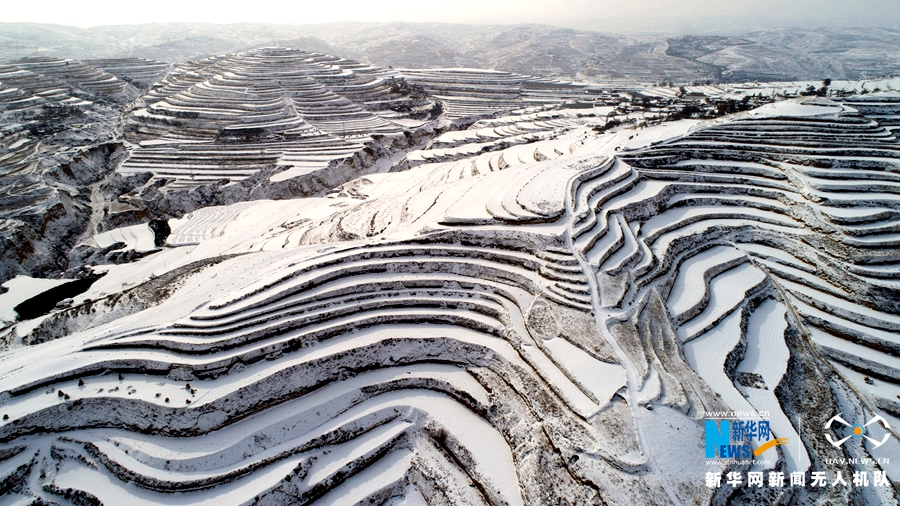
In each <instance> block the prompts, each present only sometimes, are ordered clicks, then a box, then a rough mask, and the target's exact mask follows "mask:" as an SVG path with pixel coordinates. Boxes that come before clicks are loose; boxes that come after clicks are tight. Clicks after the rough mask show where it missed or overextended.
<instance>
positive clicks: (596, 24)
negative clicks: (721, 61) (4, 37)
mask: <svg viewBox="0 0 900 506" xmlns="http://www.w3.org/2000/svg"><path fill="white" fill-rule="evenodd" d="M41 7H42V8H41V9H40V10H37V9H34V8H31V7H29V6H28V5H27V4H22V3H18V4H14V5H11V6H7V7H5V8H4V11H3V12H2V13H0V22H9V23H46V24H58V25H64V26H75V27H79V28H91V27H97V26H107V25H135V24H146V23H172V22H182V23H210V24H238V23H272V24H284V25H293V24H300V25H304V24H325V23H337V22H381V23H384V22H410V23H430V22H440V23H458V24H476V25H507V24H508V25H513V24H530V23H535V24H544V25H551V26H557V27H564V28H572V29H580V30H599V31H614V32H616V31H618V32H621V31H645V32H647V31H652V32H681V33H704V32H746V31H751V30H756V29H770V28H779V27H798V28H818V27H863V28H864V27H879V28H889V29H890V28H897V27H900V9H897V8H896V5H895V3H894V2H893V1H892V0H873V1H871V2H868V3H867V4H866V5H865V6H864V7H862V6H860V5H859V4H856V5H854V4H851V3H847V2H840V1H837V0H818V1H813V0H801V1H795V2H791V3H788V4H786V3H785V2H781V1H777V0H761V1H752V0H736V1H732V2H728V3H725V4H722V3H719V2H713V1H710V0H684V1H682V2H679V3H678V4H677V5H673V4H672V2H667V1H663V0H648V1H640V2H634V3H629V4H623V3H621V2H615V1H611V0H599V1H589V0H577V1H572V2H566V3H565V4H563V5H559V4H556V3H550V2H546V1H536V0H522V1H511V0H500V1H496V2H490V3H486V2H480V1H475V0H460V1H457V2H453V3H452V4H450V3H449V2H442V3H437V4H434V3H430V4H429V3H421V2H413V1H408V0H384V1H381V2H367V1H360V0H338V1H332V2H315V3H310V2H299V3H293V4H284V3H282V2H273V1H270V0H260V1H258V2H255V3H254V6H253V9H249V10H248V9H246V8H238V7H236V6H235V5H233V4H216V5H215V6H213V7H208V6H206V7H205V6H204V5H202V4H199V3H196V2H195V3H183V2H174V1H172V0H160V1H159V2H156V3H155V4H154V8H153V9H146V8H140V7H135V8H130V9H129V8H123V4H122V3H121V2H111V1H108V0H102V1H88V2H79V3H78V4H74V3H71V2H62V1H57V0H50V1H48V2H44V3H42V4H41Z"/></svg>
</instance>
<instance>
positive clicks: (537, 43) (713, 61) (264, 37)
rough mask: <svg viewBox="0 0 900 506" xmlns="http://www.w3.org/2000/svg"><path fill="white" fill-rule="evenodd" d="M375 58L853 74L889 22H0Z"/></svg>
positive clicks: (56, 51) (782, 76)
mask: <svg viewBox="0 0 900 506" xmlns="http://www.w3.org/2000/svg"><path fill="white" fill-rule="evenodd" d="M273 44H278V45H286V46H290V47H298V48H303V49H306V50H308V51H316V52H322V53H327V54H342V55H346V56H347V57H349V58H353V59H356V60H359V61H362V62H365V63H369V64H372V65H378V66H382V67H412V68H436V67H476V68H495V69H497V70H506V71H511V72H517V73H521V74H533V75H542V76H557V77H564V78H573V79H582V80H587V81H593V82H601V83H603V82H612V83H622V82H631V83H659V82H673V83H687V82H691V81H707V80H710V81H723V80H724V81H738V80H795V79H822V78H825V77H829V78H833V79H862V78H867V77H874V76H882V75H889V74H893V73H895V72H896V69H897V68H900V67H898V65H900V32H897V31H895V30H890V29H885V28H871V29H868V28H867V29H861V28H821V29H815V30H811V29H801V28H778V29H766V30H756V31H752V32H744V33H742V32H740V30H735V33H733V34H720V35H715V36H712V35H671V34H669V35H665V34H612V33H602V32H597V31H588V30H573V29H569V28H559V27H554V26H547V25H537V24H528V25H467V24H449V23H399V22H398V23H350V22H343V23H325V24H308V25H286V24H285V25H279V24H264V23H241V24H231V25H215V24H205V23H151V24H142V25H116V26H97V27H92V28H77V27H71V26H62V25H49V24H36V23H0V59H14V58H20V57H23V56H62V57H67V58H78V59H93V58H110V57H141V58H150V59H155V60H162V61H167V62H173V63H174V62H179V61H185V60H191V59H196V58H202V57H207V56H210V55H215V54H222V53H229V52H237V51H244V50H248V49H252V48H257V47H262V46H267V45H273Z"/></svg>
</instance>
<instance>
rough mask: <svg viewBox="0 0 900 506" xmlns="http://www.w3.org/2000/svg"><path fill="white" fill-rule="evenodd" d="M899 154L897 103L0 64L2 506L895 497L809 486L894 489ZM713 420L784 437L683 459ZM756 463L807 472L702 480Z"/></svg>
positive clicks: (266, 70)
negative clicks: (870, 481) (857, 476)
mask: <svg viewBox="0 0 900 506" xmlns="http://www.w3.org/2000/svg"><path fill="white" fill-rule="evenodd" d="M735 54H737V53H735ZM735 57H736V56H735ZM823 77H825V76H823ZM898 128H900V78H883V79H868V80H838V79H835V80H834V81H831V80H828V81H827V82H823V81H822V79H818V80H812V81H795V80H787V81H783V82H743V83H740V82H734V83H727V84H698V85H696V86H681V87H679V86H671V85H662V86H659V85H658V83H653V84H650V83H647V84H646V85H644V86H641V87H639V88H636V87H635V86H633V85H630V86H629V87H628V89H621V88H618V89H617V88H616V87H613V86H610V85H608V84H604V85H601V84H597V83H588V82H581V81H578V80H567V79H563V78H559V77H552V78H550V77H539V76H534V75H526V74H523V73H517V72H512V71H500V70H480V69H477V68H467V67H454V66H443V67H441V68H401V67H399V66H397V67H396V68H391V67H386V66H385V67H380V66H376V65H370V64H368V63H361V62H358V61H354V60H351V59H346V58H341V57H338V56H330V55H327V54H324V53H319V52H310V51H304V50H301V49H295V48H293V47H281V46H277V47H275V46H272V47H263V48H257V49H251V50H246V51H241V52H234V53H229V54H225V55H220V56H215V57H209V58H204V59H197V60H190V61H186V62H180V63H166V62H163V61H158V60H150V59H143V58H136V57H132V58H97V59H84V60H76V59H71V58H56V57H49V56H30V57H24V58H20V59H10V60H9V61H6V62H4V63H2V64H0V186H2V190H3V191H2V195H0V202H2V206H0V242H2V244H0V281H2V282H3V289H4V292H3V293H2V294H0V320H2V330H0V338H2V343H0V417H2V420H0V504H65V505H69V504H72V505H85V504H100V503H102V504H110V505H112V504H127V505H143V504H211V505H216V506H219V505H225V504H311V503H315V504H344V505H354V504H388V505H394V506H400V505H423V504H427V505H445V504H464V505H476V504H489V505H524V504H528V505H544V504H573V505H574V504H610V505H636V504H717V505H718V504H770V503H780V504H845V503H854V504H885V505H888V504H896V503H897V501H898V497H900V495H898V492H897V489H896V488H895V487H894V486H893V485H889V486H881V487H877V486H866V487H863V486H840V485H838V486H831V485H832V481H833V478H834V476H836V475H838V474H842V475H843V476H844V477H845V478H846V479H848V480H849V479H850V477H852V476H853V475H854V473H863V472H866V473H868V475H869V476H873V475H875V473H876V472H877V473H885V474H886V476H887V478H888V479H889V480H890V482H891V483H900V439H898V432H897V431H898V429H900V143H898V140H897V137H896V131H897V129H898ZM25 312H29V313H33V314H31V315H30V317H25V316H24V315H25ZM732 411H734V412H741V413H757V414H762V413H764V414H765V417H764V418H765V420H766V421H767V422H769V423H770V426H771V431H772V434H773V437H777V438H786V439H787V441H788V442H787V444H784V445H779V446H776V447H775V448H773V449H771V450H768V451H767V452H765V453H764V454H763V458H761V459H760V460H757V461H754V462H753V463H752V464H751V463H741V462H737V463H735V462H731V461H727V460H723V459H710V458H708V456H707V454H706V447H707V438H708V437H709V434H708V433H707V432H706V431H707V427H708V426H707V425H706V424H705V422H706V421H708V419H709V418H710V417H711V416H712V415H710V413H727V412H732ZM835 416H840V417H841V419H843V420H846V421H848V422H849V423H850V424H855V423H865V422H867V421H869V420H873V419H875V417H881V418H880V420H883V422H884V423H882V424H873V425H869V426H867V427H866V429H867V430H868V433H867V435H869V436H871V438H855V437H851V436H852V434H851V433H850V428H849V427H841V426H838V425H834V426H833V428H830V429H825V426H826V424H829V423H830V420H832V419H833V418H834V417H835ZM883 427H888V428H883ZM826 434H827V435H829V438H830V437H831V435H832V434H834V435H836V437H840V438H843V437H845V436H846V437H850V439H849V440H848V441H847V442H846V443H844V444H839V445H834V444H831V443H830V439H829V438H826ZM882 436H884V438H885V439H884V442H883V444H876V443H878V442H880V441H882ZM757 471H759V472H766V473H775V472H783V473H784V474H785V475H787V476H790V475H791V474H798V473H799V474H802V475H804V476H806V477H807V479H806V482H805V485H803V486H788V485H787V484H785V485H784V486H782V487H770V486H767V487H758V488H757V487H753V486H749V485H748V484H747V483H744V484H743V485H742V486H731V485H725V484H724V483H723V485H722V486H721V487H710V486H707V485H706V484H705V479H706V477H707V476H708V474H709V473H716V474H722V475H723V476H724V475H725V474H727V473H734V472H737V473H743V474H745V475H746V474H748V473H750V472H757ZM813 472H825V473H826V474H827V476H828V478H829V482H828V485H829V486H826V487H817V486H813V485H812V484H811V483H810V480H809V477H810V475H811V474H812V473H813ZM723 482H724V480H723Z"/></svg>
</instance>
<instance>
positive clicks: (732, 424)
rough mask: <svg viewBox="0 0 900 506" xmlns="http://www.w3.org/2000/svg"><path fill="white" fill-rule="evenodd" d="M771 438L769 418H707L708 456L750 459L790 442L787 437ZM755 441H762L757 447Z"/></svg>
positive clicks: (710, 457) (709, 457) (711, 457)
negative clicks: (754, 444) (754, 445)
mask: <svg viewBox="0 0 900 506" xmlns="http://www.w3.org/2000/svg"><path fill="white" fill-rule="evenodd" d="M770 438H771V430H770V426H769V422H768V421H767V420H720V421H718V423H717V422H716V420H706V458H708V459H714V458H717V457H718V458H720V459H750V458H753V457H758V456H760V455H762V453H763V452H765V451H766V450H769V449H771V448H774V447H776V446H780V445H783V444H787V442H788V438H786V437H782V438H774V439H770ZM754 441H756V442H757V443H761V444H758V446H756V448H755V449H754V448H753V446H752V444H751V443H752V442H754Z"/></svg>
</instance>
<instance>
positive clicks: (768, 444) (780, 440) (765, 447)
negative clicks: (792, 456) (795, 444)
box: [753, 437, 788, 457]
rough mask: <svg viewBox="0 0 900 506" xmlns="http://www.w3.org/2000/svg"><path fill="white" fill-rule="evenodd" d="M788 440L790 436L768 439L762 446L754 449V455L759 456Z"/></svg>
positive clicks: (784, 443)
mask: <svg viewBox="0 0 900 506" xmlns="http://www.w3.org/2000/svg"><path fill="white" fill-rule="evenodd" d="M787 442H788V438H786V437H780V438H777V439H770V440H769V441H766V442H765V443H763V444H762V446H760V447H759V448H757V449H756V450H753V456H754V457H759V456H760V455H761V454H762V453H763V452H764V451H766V450H768V449H769V448H773V447H775V446H781V445H786V444H787Z"/></svg>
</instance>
